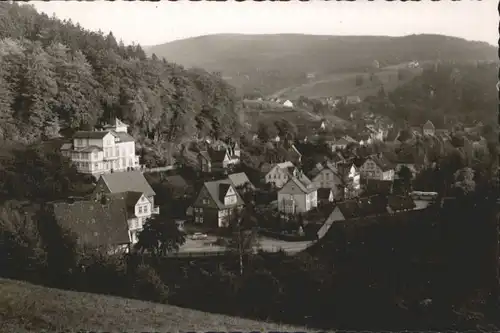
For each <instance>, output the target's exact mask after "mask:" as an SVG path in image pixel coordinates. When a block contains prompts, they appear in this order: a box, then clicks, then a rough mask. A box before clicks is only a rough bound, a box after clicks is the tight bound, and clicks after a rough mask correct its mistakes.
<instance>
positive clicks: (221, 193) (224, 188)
mask: <svg viewBox="0 0 500 333" xmlns="http://www.w3.org/2000/svg"><path fill="white" fill-rule="evenodd" d="M230 187H231V183H229V184H226V183H220V184H219V200H220V202H223V201H224V198H225V196H226V193H227V191H229V188H230Z"/></svg>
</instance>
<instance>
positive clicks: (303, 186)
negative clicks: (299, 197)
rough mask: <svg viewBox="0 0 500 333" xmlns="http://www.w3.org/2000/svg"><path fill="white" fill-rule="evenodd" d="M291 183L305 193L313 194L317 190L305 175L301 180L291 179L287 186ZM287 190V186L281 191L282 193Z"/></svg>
mask: <svg viewBox="0 0 500 333" xmlns="http://www.w3.org/2000/svg"><path fill="white" fill-rule="evenodd" d="M289 182H293V183H294V184H295V185H297V187H298V188H299V189H300V190H301V191H302V192H303V193H304V194H307V193H311V192H314V191H316V190H317V188H316V187H315V186H314V184H313V183H312V182H311V181H310V180H309V178H307V177H306V176H305V175H302V176H301V177H300V180H299V179H298V178H297V177H290V179H289V180H288V182H287V184H288V183H289ZM285 189H286V184H285V186H283V187H282V188H281V189H280V192H281V191H283V190H285Z"/></svg>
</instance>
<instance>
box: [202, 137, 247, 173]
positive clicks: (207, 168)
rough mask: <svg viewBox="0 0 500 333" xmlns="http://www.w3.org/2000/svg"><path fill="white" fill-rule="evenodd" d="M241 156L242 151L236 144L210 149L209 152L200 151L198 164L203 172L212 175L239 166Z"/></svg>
mask: <svg viewBox="0 0 500 333" xmlns="http://www.w3.org/2000/svg"><path fill="white" fill-rule="evenodd" d="M240 156H241V150H240V147H239V145H238V143H237V142H236V143H232V144H229V145H227V146H224V145H220V146H216V147H209V148H208V149H207V150H204V151H200V152H199V154H198V163H199V166H200V169H201V171H202V172H206V173H210V172H213V171H220V170H225V169H227V168H228V167H229V166H231V165H235V164H238V163H239V162H240Z"/></svg>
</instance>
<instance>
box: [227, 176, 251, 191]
mask: <svg viewBox="0 0 500 333" xmlns="http://www.w3.org/2000/svg"><path fill="white" fill-rule="evenodd" d="M227 178H229V180H230V181H231V182H232V183H233V185H234V186H235V187H240V186H244V185H245V184H249V186H250V187H251V188H255V186H253V184H252V183H251V182H250V180H249V179H248V177H247V175H246V173H244V172H239V173H233V174H230V175H229V176H227Z"/></svg>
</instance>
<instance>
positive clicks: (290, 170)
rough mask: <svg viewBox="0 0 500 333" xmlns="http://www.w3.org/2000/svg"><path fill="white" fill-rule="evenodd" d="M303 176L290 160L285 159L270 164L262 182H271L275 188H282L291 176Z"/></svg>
mask: <svg viewBox="0 0 500 333" xmlns="http://www.w3.org/2000/svg"><path fill="white" fill-rule="evenodd" d="M264 170H265V169H264ZM303 176H304V175H303V174H302V172H301V171H300V170H299V169H298V168H297V167H296V166H295V165H294V164H293V163H292V162H290V161H286V162H283V163H277V164H275V165H273V166H271V168H270V169H269V170H268V171H267V172H266V174H265V176H264V182H265V183H266V184H272V185H273V186H274V187H275V188H282V187H283V186H284V185H285V184H286V183H287V182H288V181H289V179H290V178H291V177H298V178H301V177H303Z"/></svg>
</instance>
